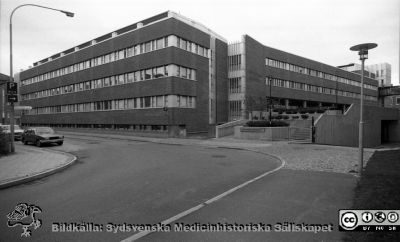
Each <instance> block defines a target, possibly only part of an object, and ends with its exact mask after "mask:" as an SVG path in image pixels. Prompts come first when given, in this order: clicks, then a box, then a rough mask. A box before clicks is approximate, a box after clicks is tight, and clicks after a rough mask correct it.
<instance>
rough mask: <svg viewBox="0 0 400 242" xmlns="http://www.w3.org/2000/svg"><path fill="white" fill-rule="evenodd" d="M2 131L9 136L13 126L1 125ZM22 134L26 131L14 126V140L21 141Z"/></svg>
mask: <svg viewBox="0 0 400 242" xmlns="http://www.w3.org/2000/svg"><path fill="white" fill-rule="evenodd" d="M0 130H1V132H3V133H6V134H9V133H11V126H10V125H5V124H2V125H0ZM22 133H24V130H23V129H21V128H20V127H19V126H18V125H14V140H21V138H22Z"/></svg>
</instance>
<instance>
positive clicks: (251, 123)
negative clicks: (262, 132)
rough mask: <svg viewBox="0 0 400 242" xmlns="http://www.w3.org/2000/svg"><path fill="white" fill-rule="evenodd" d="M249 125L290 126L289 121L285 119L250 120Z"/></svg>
mask: <svg viewBox="0 0 400 242" xmlns="http://www.w3.org/2000/svg"><path fill="white" fill-rule="evenodd" d="M245 126H247V127H287V126H289V124H288V123H286V122H283V121H276V120H274V121H271V122H270V121H266V120H260V121H249V122H247V123H246V125H245Z"/></svg>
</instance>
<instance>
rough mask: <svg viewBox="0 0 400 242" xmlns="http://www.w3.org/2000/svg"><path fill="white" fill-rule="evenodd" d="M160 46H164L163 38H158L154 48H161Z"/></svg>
mask: <svg viewBox="0 0 400 242" xmlns="http://www.w3.org/2000/svg"><path fill="white" fill-rule="evenodd" d="M162 48H164V38H162V39H158V40H157V43H156V49H157V50H159V49H162Z"/></svg>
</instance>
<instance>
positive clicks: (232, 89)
mask: <svg viewBox="0 0 400 242" xmlns="http://www.w3.org/2000/svg"><path fill="white" fill-rule="evenodd" d="M229 93H230V94H232V93H242V80H241V78H240V77H235V78H229Z"/></svg>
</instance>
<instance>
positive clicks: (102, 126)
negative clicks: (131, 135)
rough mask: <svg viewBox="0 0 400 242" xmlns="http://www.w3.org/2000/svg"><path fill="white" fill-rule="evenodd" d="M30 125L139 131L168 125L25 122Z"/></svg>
mask: <svg viewBox="0 0 400 242" xmlns="http://www.w3.org/2000/svg"><path fill="white" fill-rule="evenodd" d="M23 125H24V126H28V127H42V126H50V127H52V128H74V129H76V128H83V129H115V130H126V131H139V132H154V131H158V132H166V131H168V125H154V124H152V125H149V124H48V123H46V124H40V123H39V124H38V123H24V124H23Z"/></svg>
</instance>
